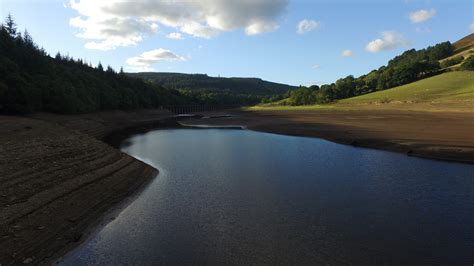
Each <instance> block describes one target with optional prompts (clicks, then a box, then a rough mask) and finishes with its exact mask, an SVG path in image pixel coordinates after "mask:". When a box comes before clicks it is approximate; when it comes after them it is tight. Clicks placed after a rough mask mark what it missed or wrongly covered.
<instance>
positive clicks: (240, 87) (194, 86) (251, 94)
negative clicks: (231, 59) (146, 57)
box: [127, 72, 296, 104]
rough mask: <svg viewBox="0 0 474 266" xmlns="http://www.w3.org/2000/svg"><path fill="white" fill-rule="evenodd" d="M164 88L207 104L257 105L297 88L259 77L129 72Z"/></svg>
mask: <svg viewBox="0 0 474 266" xmlns="http://www.w3.org/2000/svg"><path fill="white" fill-rule="evenodd" d="M127 75H130V76H132V77H140V78H142V79H144V80H146V81H151V82H154V83H156V84H158V85H160V86H162V87H165V88H169V89H176V90H179V91H180V92H182V93H183V94H185V95H188V96H191V97H193V98H194V99H195V100H197V101H199V102H204V103H208V104H255V103H259V102H260V101H261V100H262V99H263V98H267V97H273V96H275V95H281V94H284V93H286V92H287V91H288V90H293V89H295V88H296V87H294V86H290V85H285V84H280V83H275V82H269V81H265V80H262V79H258V78H223V77H209V76H208V75H206V74H182V73H154V72H148V73H147V72H144V73H129V74H127Z"/></svg>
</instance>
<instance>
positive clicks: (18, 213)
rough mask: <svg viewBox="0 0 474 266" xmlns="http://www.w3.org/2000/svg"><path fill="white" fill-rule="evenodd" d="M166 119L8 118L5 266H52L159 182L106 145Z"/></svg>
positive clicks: (2, 151) (3, 136) (143, 115)
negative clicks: (139, 192) (118, 209)
mask: <svg viewBox="0 0 474 266" xmlns="http://www.w3.org/2000/svg"><path fill="white" fill-rule="evenodd" d="M171 116H172V114H171V113H169V112H165V111H160V110H155V111H140V112H133V113H124V112H105V113H99V114H89V115H80V116H61V115H54V114H35V115H33V116H32V117H33V118H28V117H15V116H0V184H1V186H0V247H1V248H0V265H12V264H23V263H24V264H30V263H31V264H48V263H51V262H52V261H54V259H55V258H57V257H59V256H61V255H62V254H64V253H65V252H67V251H68V250H69V249H71V248H72V247H74V246H76V245H77V244H78V243H79V242H80V241H82V240H83V239H84V234H85V233H86V232H88V231H90V230H91V228H93V227H94V226H96V225H98V223H99V221H100V219H101V218H102V217H103V216H104V214H106V213H107V212H108V211H109V210H111V208H112V207H114V206H117V204H118V203H120V202H123V200H124V199H126V198H127V197H129V196H130V195H132V194H133V193H134V192H136V191H137V190H139V188H141V187H143V186H144V185H145V184H146V183H148V182H149V181H150V180H152V178H153V177H155V176H156V175H157V174H158V171H157V170H156V169H154V168H153V167H151V166H149V165H147V164H145V163H143V162H141V161H138V160H136V159H134V158H133V157H131V156H128V155H127V154H124V153H122V152H120V151H119V150H117V149H115V148H113V147H111V146H109V145H107V144H105V143H104V142H102V141H100V139H103V138H105V137H106V136H107V135H109V134H111V133H114V132H117V131H120V130H124V129H126V128H130V127H140V126H147V125H148V126H149V125H151V124H156V123H160V122H161V121H163V120H165V119H167V118H169V117H171Z"/></svg>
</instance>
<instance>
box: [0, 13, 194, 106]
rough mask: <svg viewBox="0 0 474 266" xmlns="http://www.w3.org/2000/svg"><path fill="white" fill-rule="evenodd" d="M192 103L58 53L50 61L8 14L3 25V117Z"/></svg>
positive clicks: (172, 92) (0, 39) (0, 54)
mask: <svg viewBox="0 0 474 266" xmlns="http://www.w3.org/2000/svg"><path fill="white" fill-rule="evenodd" d="M192 100H193V99H191V98H189V97H187V96H184V95H182V94H181V93H179V92H178V91H176V90H170V89H165V88H162V87H160V86H158V85H156V84H149V83H146V82H144V81H143V80H141V79H136V78H131V77H127V76H126V75H125V74H124V73H123V71H120V72H118V73H117V72H116V71H115V70H113V69H112V68H111V67H107V68H106V69H104V68H103V66H102V65H101V64H99V65H98V67H96V68H94V67H92V66H90V65H89V64H87V63H86V62H83V61H82V60H81V59H77V60H75V59H73V58H72V57H70V56H64V55H60V54H59V53H58V54H57V55H56V56H55V58H52V57H51V56H49V55H48V54H47V53H46V52H45V50H44V49H42V48H39V47H38V45H37V44H35V43H34V41H33V39H32V37H31V36H30V34H29V33H28V32H27V31H26V30H25V32H24V33H20V32H19V31H18V30H17V27H16V25H15V22H14V21H13V19H12V18H11V16H8V18H7V19H6V21H5V23H3V24H2V25H1V26H0V113H28V112H34V111H50V112H57V113H85V112H95V111H100V110H110V109H120V110H129V109H137V108H153V107H158V106H160V105H163V104H182V103H189V102H192Z"/></svg>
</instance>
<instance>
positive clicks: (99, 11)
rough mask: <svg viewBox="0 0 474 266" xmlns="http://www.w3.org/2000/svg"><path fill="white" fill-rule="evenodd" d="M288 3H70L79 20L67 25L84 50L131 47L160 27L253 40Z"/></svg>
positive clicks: (217, 0)
mask: <svg viewBox="0 0 474 266" xmlns="http://www.w3.org/2000/svg"><path fill="white" fill-rule="evenodd" d="M287 4H288V0H239V1H235V0H193V1H170V0H107V1H97V0H70V3H69V7H70V8H72V9H73V10H75V11H77V13H78V14H79V16H77V17H75V18H72V19H71V20H70V24H71V26H73V27H76V28H78V29H80V30H81V32H80V33H78V34H77V36H78V37H81V38H85V39H90V40H93V41H91V42H90V43H89V44H88V46H89V47H90V48H95V49H99V48H101V49H103V50H110V49H115V48H117V47H121V46H129V45H135V44H137V43H138V42H140V41H141V40H142V39H143V37H144V35H146V34H150V33H153V32H156V31H157V30H158V25H162V26H166V27H171V28H174V29H176V30H177V31H179V32H180V33H185V34H189V35H192V36H194V37H201V38H211V37H213V36H215V35H217V34H219V33H221V32H226V31H233V30H238V29H244V30H245V33H246V34H248V35H256V34H260V33H264V32H269V31H273V30H275V29H277V28H278V22H277V20H278V18H279V17H280V16H281V15H282V13H283V12H284V11H285V9H286V6H287Z"/></svg>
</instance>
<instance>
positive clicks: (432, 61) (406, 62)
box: [285, 42, 454, 105]
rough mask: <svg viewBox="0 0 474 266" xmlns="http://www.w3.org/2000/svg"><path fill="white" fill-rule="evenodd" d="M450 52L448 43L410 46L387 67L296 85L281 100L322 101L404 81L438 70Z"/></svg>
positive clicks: (450, 46)
mask: <svg viewBox="0 0 474 266" xmlns="http://www.w3.org/2000/svg"><path fill="white" fill-rule="evenodd" d="M453 53H454V47H453V45H452V44H451V43H450V42H443V43H440V44H437V45H435V46H430V47H428V48H426V49H422V50H415V49H411V50H408V51H406V52H404V53H403V54H401V55H399V56H397V57H395V58H393V59H392V60H390V61H389V62H388V65H387V66H382V67H381V68H379V69H377V70H373V71H371V72H370V73H368V74H366V75H362V76H360V77H358V78H355V77H354V76H352V75H351V76H347V77H345V78H341V79H339V80H337V81H336V82H335V83H332V84H326V85H322V86H321V87H319V86H317V85H314V86H311V87H300V88H298V89H296V90H293V91H291V92H289V93H288V98H287V99H286V100H285V102H286V104H289V105H310V104H324V103H329V102H333V101H335V100H339V99H345V98H349V97H354V96H358V95H362V94H366V93H370V92H374V91H379V90H385V89H388V88H393V87H396V86H400V85H404V84H408V83H411V82H414V81H417V80H419V79H422V78H426V77H429V76H432V75H436V74H439V73H441V72H442V67H441V65H440V63H439V60H441V59H443V58H446V57H448V56H450V55H452V54H453ZM449 63H450V64H452V63H453V62H449Z"/></svg>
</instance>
